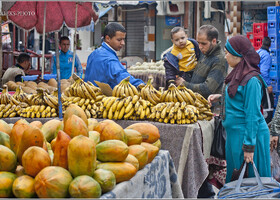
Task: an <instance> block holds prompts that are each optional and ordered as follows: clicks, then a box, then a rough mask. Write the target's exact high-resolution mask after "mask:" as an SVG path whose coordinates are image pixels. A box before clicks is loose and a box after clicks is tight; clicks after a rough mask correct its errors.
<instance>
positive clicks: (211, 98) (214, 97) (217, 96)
mask: <svg viewBox="0 0 280 200" xmlns="http://www.w3.org/2000/svg"><path fill="white" fill-rule="evenodd" d="M221 97H222V95H221V94H211V95H210V96H209V97H208V98H207V100H208V102H209V104H210V106H212V103H215V102H218V101H220V99H221Z"/></svg>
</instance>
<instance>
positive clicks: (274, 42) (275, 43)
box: [269, 35, 280, 49]
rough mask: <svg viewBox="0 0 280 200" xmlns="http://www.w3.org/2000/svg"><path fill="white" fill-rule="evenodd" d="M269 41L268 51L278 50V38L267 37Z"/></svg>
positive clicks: (279, 40) (279, 41) (279, 43)
mask: <svg viewBox="0 0 280 200" xmlns="http://www.w3.org/2000/svg"><path fill="white" fill-rule="evenodd" d="M269 38H270V40H271V45H270V49H280V37H279V36H278V37H277V36H276V35H269Z"/></svg>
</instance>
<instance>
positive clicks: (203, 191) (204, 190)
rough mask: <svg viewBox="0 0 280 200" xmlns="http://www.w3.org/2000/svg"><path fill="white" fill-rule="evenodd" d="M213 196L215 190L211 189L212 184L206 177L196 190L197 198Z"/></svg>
mask: <svg viewBox="0 0 280 200" xmlns="http://www.w3.org/2000/svg"><path fill="white" fill-rule="evenodd" d="M214 197H215V192H214V190H213V186H212V184H210V183H209V182H208V181H207V179H206V180H205V181H204V182H203V184H202V185H201V187H200V188H199V190H198V195H197V198H214Z"/></svg>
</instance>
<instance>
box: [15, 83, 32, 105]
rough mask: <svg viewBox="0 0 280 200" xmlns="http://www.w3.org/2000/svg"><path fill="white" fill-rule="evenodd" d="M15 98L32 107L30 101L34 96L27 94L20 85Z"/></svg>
mask: <svg viewBox="0 0 280 200" xmlns="http://www.w3.org/2000/svg"><path fill="white" fill-rule="evenodd" d="M13 97H14V98H15V99H16V100H17V101H19V102H24V103H26V104H28V105H30V100H31V98H32V95H31V94H27V93H25V92H24V91H23V90H22V88H21V86H20V85H19V86H18V87H17V88H16V92H15V93H14V94H13Z"/></svg>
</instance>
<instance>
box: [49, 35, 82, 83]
mask: <svg viewBox="0 0 280 200" xmlns="http://www.w3.org/2000/svg"><path fill="white" fill-rule="evenodd" d="M59 45H60V51H59V64H60V79H69V78H70V77H71V75H72V74H71V73H72V63H73V52H72V51H70V50H69V46H70V40H69V38H68V37H66V36H63V37H61V38H60V41H59ZM74 66H75V68H76V74H77V75H78V76H79V77H80V78H82V75H83V67H82V65H81V62H80V60H79V58H78V56H77V55H76V56H75V65H74ZM52 73H53V74H57V71H56V56H54V58H53V65H52Z"/></svg>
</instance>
